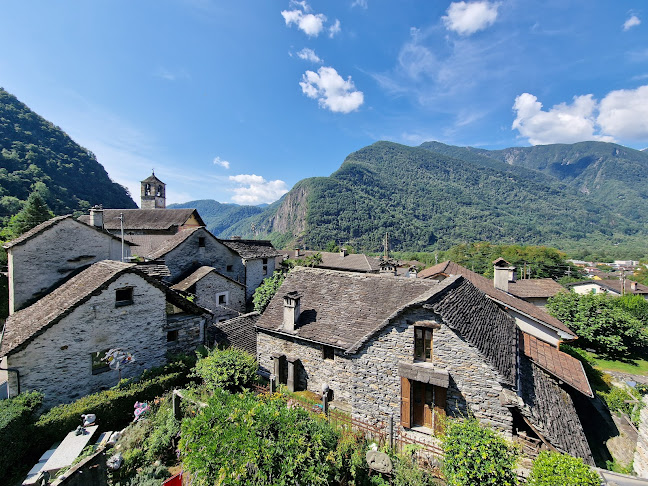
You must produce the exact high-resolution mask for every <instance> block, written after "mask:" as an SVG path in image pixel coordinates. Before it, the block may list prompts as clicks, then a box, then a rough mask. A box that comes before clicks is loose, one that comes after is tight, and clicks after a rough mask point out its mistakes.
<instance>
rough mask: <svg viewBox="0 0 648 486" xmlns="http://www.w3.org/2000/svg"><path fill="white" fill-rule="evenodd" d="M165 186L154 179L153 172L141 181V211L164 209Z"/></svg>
mask: <svg viewBox="0 0 648 486" xmlns="http://www.w3.org/2000/svg"><path fill="white" fill-rule="evenodd" d="M165 192H166V184H165V183H164V182H162V181H161V180H160V179H158V178H157V177H155V172H153V173H152V174H151V175H150V176H149V177H147V178H146V179H144V180H143V181H142V193H141V198H142V199H141V203H140V208H141V209H164V208H166V196H165Z"/></svg>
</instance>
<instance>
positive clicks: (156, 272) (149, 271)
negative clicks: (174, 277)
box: [137, 262, 171, 278]
mask: <svg viewBox="0 0 648 486" xmlns="http://www.w3.org/2000/svg"><path fill="white" fill-rule="evenodd" d="M137 269H138V270H139V271H140V272H142V273H145V274H146V275H148V276H149V277H155V278H168V277H170V276H171V272H170V271H169V267H167V266H166V265H164V264H162V263H158V262H137Z"/></svg>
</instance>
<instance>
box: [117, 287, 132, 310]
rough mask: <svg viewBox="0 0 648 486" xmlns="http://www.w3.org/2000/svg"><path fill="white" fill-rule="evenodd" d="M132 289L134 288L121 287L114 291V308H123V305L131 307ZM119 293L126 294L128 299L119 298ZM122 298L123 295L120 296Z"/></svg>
mask: <svg viewBox="0 0 648 486" xmlns="http://www.w3.org/2000/svg"><path fill="white" fill-rule="evenodd" d="M133 289H134V287H121V288H119V289H115V307H123V306H125V305H132V304H133V294H134V292H133ZM120 292H127V294H128V298H127V299H124V298H121V299H120V298H119V293H120ZM122 297H123V295H122Z"/></svg>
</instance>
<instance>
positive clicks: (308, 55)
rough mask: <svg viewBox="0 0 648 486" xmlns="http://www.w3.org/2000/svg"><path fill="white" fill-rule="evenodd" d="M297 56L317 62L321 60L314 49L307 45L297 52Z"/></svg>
mask: <svg viewBox="0 0 648 486" xmlns="http://www.w3.org/2000/svg"><path fill="white" fill-rule="evenodd" d="M297 57H299V58H300V59H303V60H304V61H310V62H317V63H321V62H322V60H321V59H320V58H319V56H318V55H317V54H315V51H314V50H313V49H309V48H308V47H304V48H303V49H302V50H301V51H299V52H298V53H297Z"/></svg>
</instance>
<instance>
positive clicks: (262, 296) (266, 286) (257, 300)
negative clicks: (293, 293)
mask: <svg viewBox="0 0 648 486" xmlns="http://www.w3.org/2000/svg"><path fill="white" fill-rule="evenodd" d="M285 278H286V274H285V273H283V272H275V273H274V274H273V275H272V276H271V277H268V278H265V279H263V282H261V285H259V286H258V287H257V289H256V290H255V291H254V295H253V296H252V302H253V303H254V310H255V311H257V312H263V311H264V310H265V308H266V307H267V306H268V304H269V303H270V301H271V300H272V297H274V294H276V293H277V290H279V287H281V284H282V283H283V281H284V280H285Z"/></svg>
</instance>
